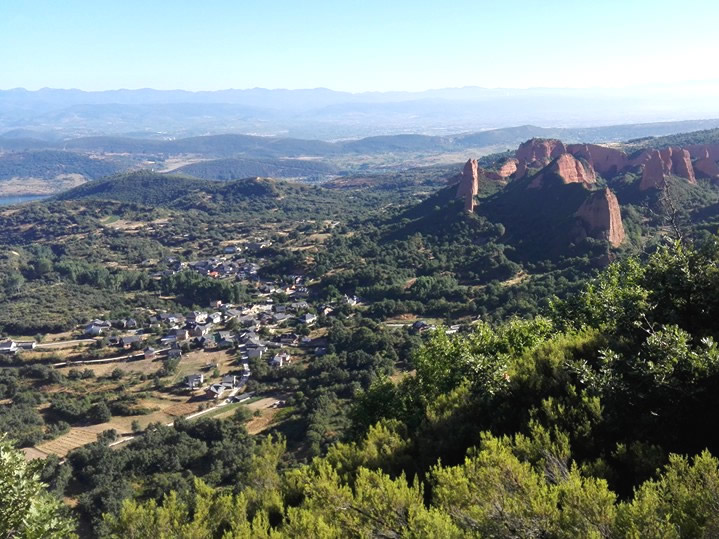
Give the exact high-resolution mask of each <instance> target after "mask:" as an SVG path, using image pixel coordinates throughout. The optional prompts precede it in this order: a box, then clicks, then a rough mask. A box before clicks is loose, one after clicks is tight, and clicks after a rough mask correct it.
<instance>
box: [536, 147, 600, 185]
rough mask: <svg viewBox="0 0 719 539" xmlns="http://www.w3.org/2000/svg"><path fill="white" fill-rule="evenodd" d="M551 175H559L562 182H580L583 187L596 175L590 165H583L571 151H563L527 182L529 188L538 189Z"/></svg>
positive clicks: (591, 181)
mask: <svg viewBox="0 0 719 539" xmlns="http://www.w3.org/2000/svg"><path fill="white" fill-rule="evenodd" d="M552 175H556V176H559V177H560V178H561V180H562V183H564V184H568V183H581V184H583V185H584V186H585V187H587V186H589V185H590V184H593V183H595V181H596V175H595V173H594V169H593V168H592V167H591V165H587V166H586V167H585V165H584V164H583V163H582V162H581V161H580V160H579V159H576V158H575V157H574V156H573V155H572V154H571V153H564V154H562V155H560V156H559V157H558V158H557V159H555V160H554V161H552V162H551V163H550V164H549V165H548V166H547V167H545V169H544V170H542V171H541V172H540V173H539V174H537V177H536V178H534V179H533V180H532V183H530V184H529V188H530V189H538V188H541V187H543V186H544V184H545V182H546V180H547V178H548V177H550V176H552Z"/></svg>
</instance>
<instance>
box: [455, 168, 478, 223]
mask: <svg viewBox="0 0 719 539" xmlns="http://www.w3.org/2000/svg"><path fill="white" fill-rule="evenodd" d="M478 193H479V167H478V166H477V160H476V159H470V160H469V161H467V163H466V164H465V165H464V169H463V170H462V177H461V178H460V180H459V184H458V185H457V198H461V199H463V200H464V209H465V210H466V211H468V212H473V211H474V205H475V202H474V197H475V196H477V194H478Z"/></svg>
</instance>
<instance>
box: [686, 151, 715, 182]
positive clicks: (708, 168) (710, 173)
mask: <svg viewBox="0 0 719 539" xmlns="http://www.w3.org/2000/svg"><path fill="white" fill-rule="evenodd" d="M690 153H691V154H692V155H696V157H697V160H696V161H695V162H694V171H695V172H696V174H697V175H698V176H700V177H702V178H709V179H711V180H717V179H719V165H717V160H716V159H712V157H711V154H710V153H709V150H708V149H707V148H703V149H702V150H695V151H692V152H690ZM718 153H719V152H718Z"/></svg>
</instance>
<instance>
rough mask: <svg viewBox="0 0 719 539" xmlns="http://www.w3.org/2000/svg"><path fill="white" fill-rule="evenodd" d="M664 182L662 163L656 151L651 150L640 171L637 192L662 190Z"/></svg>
mask: <svg viewBox="0 0 719 539" xmlns="http://www.w3.org/2000/svg"><path fill="white" fill-rule="evenodd" d="M664 185H665V182H664V163H663V161H662V157H661V155H660V154H659V151H658V150H651V151H650V152H649V153H648V158H647V160H646V162H645V164H644V169H643V170H642V181H641V182H640V183H639V190H640V191H646V190H647V189H662V188H663V187H664Z"/></svg>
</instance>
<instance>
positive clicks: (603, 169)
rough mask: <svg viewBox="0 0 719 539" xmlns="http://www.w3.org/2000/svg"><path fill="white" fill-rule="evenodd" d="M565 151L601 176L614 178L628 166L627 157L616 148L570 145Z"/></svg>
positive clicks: (595, 145) (594, 145)
mask: <svg viewBox="0 0 719 539" xmlns="http://www.w3.org/2000/svg"><path fill="white" fill-rule="evenodd" d="M567 151H568V152H569V153H571V154H572V155H573V156H574V157H581V158H582V159H584V160H585V161H587V162H588V163H589V164H591V165H592V167H593V168H594V170H596V171H597V172H598V173H599V174H601V175H602V176H614V175H615V174H617V173H618V172H619V171H621V170H623V169H625V168H626V167H627V166H628V165H629V159H628V158H627V155H626V154H625V153H624V152H623V151H621V150H617V149H616V148H608V147H606V146H599V145H597V144H570V145H568V146H567Z"/></svg>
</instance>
